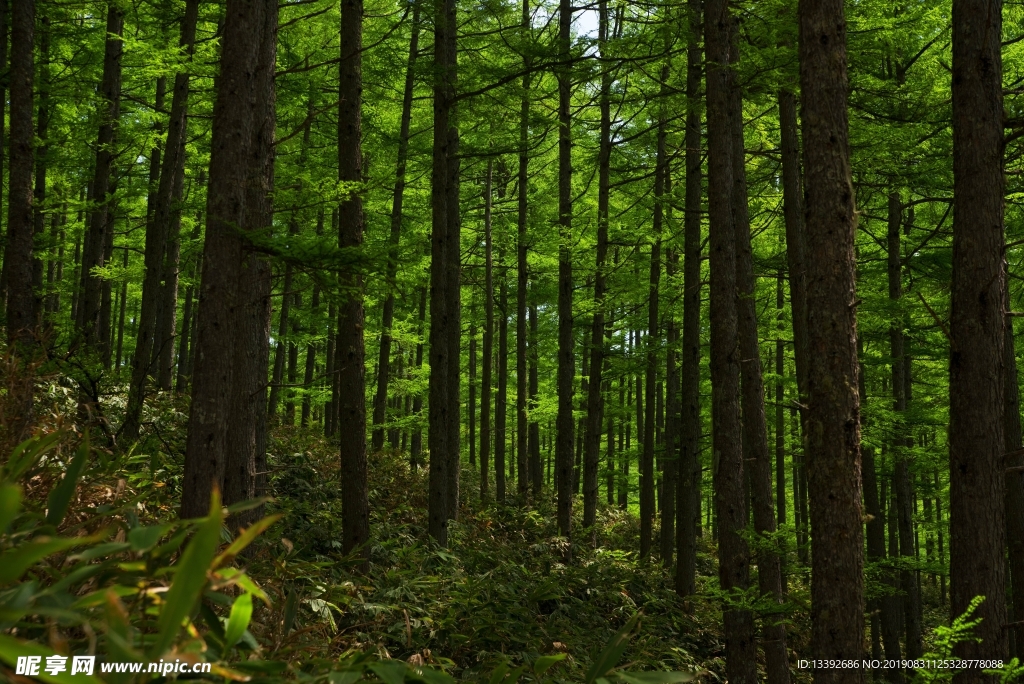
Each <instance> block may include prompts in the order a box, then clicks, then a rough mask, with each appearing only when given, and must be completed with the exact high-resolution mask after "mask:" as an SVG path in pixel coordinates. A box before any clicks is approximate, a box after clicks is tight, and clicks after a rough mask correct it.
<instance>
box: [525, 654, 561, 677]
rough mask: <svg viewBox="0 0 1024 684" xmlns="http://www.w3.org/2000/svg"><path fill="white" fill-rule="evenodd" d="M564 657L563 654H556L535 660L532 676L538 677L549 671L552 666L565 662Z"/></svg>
mask: <svg viewBox="0 0 1024 684" xmlns="http://www.w3.org/2000/svg"><path fill="white" fill-rule="evenodd" d="M565 656H566V654H565V653H556V654H555V655H549V656H541V657H540V658H537V659H536V660H535V661H533V674H535V675H537V677H540V676H541V675H543V674H544V673H545V672H547V671H548V670H549V669H551V666H552V665H554V664H555V663H559V662H561V661H563V660H565Z"/></svg>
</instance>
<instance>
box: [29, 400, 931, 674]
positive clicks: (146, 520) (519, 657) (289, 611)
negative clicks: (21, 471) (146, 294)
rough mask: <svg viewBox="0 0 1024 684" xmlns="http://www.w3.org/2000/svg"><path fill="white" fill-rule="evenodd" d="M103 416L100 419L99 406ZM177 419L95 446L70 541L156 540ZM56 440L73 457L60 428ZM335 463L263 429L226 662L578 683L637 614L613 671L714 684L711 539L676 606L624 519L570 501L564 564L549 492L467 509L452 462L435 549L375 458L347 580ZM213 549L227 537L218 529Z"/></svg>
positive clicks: (400, 476) (326, 449)
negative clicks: (413, 669)
mask: <svg viewBox="0 0 1024 684" xmlns="http://www.w3.org/2000/svg"><path fill="white" fill-rule="evenodd" d="M49 388H50V390H49V394H48V397H45V398H44V397H38V398H39V399H40V401H39V407H40V409H42V408H43V407H44V406H47V407H48V408H46V410H40V411H39V412H38V413H37V418H38V419H39V420H40V422H41V425H40V430H41V431H42V432H51V431H54V430H60V429H61V428H62V427H63V429H65V430H67V428H68V427H70V426H69V425H68V424H69V422H70V421H69V420H68V419H67V418H66V417H67V416H70V415H74V413H73V412H71V411H69V410H68V409H69V408H71V407H73V406H74V397H72V396H70V395H69V394H68V393H67V391H66V390H64V389H62V388H61V386H60V385H58V384H51V385H49ZM111 406H112V408H113V410H114V411H116V410H117V404H116V402H112V403H111ZM186 411H187V405H186V404H185V402H184V400H183V399H181V398H172V397H170V396H169V395H166V394H164V395H161V396H158V397H156V398H154V400H153V402H152V403H151V404H150V405H149V407H148V411H147V413H148V416H147V423H146V433H145V436H144V438H143V439H142V441H141V442H139V443H138V444H136V445H133V446H131V447H124V446H122V448H118V449H110V448H104V447H102V446H98V445H96V444H95V443H94V445H93V449H94V454H95V455H94V457H93V458H91V459H90V465H89V467H88V468H87V470H86V471H85V473H84V476H83V478H82V480H81V482H80V484H79V488H78V495H77V496H76V497H75V502H74V503H73V504H72V508H71V511H69V515H68V519H69V521H70V525H71V528H72V529H73V528H74V525H75V521H76V520H77V521H84V520H85V519H87V518H88V517H89V516H91V515H96V514H97V513H99V514H101V515H106V516H115V517H116V521H117V522H116V523H115V525H116V526H119V527H120V528H121V530H120V531H119V532H117V536H116V537H115V538H114V542H122V543H123V542H124V541H125V537H126V535H125V530H128V531H129V532H131V531H132V530H134V529H135V528H137V527H147V526H149V529H156V528H157V527H159V526H161V525H164V524H165V523H167V522H168V521H173V520H174V519H175V518H176V517H177V511H178V509H179V506H180V497H181V483H182V479H183V477H182V476H183V459H182V456H181V455H182V454H183V453H184V447H185V436H186V430H185V425H186V422H187V414H186ZM66 434H67V436H68V447H67V448H68V450H70V451H73V446H72V444H73V443H74V442H75V441H76V440H75V438H74V433H73V432H71V431H67V432H66ZM337 451H338V447H337V443H336V442H331V441H329V440H326V439H324V438H323V437H322V435H321V434H320V431H319V430H318V429H303V428H298V427H291V426H277V427H275V428H273V429H272V432H271V435H270V447H269V456H268V460H269V478H270V487H271V494H272V496H273V499H272V500H271V501H270V502H268V503H267V504H266V507H265V513H267V514H275V513H277V514H281V518H280V520H278V521H277V522H275V523H274V524H273V525H272V526H270V527H269V529H267V530H266V531H265V532H264V533H263V534H262V536H261V537H259V538H258V539H257V541H256V543H255V544H253V545H252V546H250V547H249V549H248V550H247V553H246V554H245V555H244V556H243V557H240V558H239V559H238V565H239V566H241V567H243V568H244V570H245V572H246V573H247V574H248V576H250V577H251V578H253V579H254V580H255V581H256V582H257V583H258V584H259V586H260V587H262V589H263V590H264V591H265V592H266V594H267V595H268V597H269V599H270V601H269V605H264V604H263V603H260V602H255V603H254V612H253V613H252V619H251V622H250V623H249V625H248V626H249V630H248V632H247V633H246V636H245V639H243V640H242V642H241V643H240V644H239V648H241V649H242V651H241V652H240V653H239V654H238V656H237V657H239V658H242V659H248V660H250V661H251V660H265V661H275V662H279V663H281V662H287V663H288V664H289V668H290V669H293V670H301V669H303V668H305V667H307V666H311V667H316V664H317V663H320V664H323V663H328V662H331V661H333V662H337V661H338V660H339V659H342V658H344V657H346V656H351V655H352V654H354V653H359V652H361V653H372V654H375V655H376V656H377V657H379V658H385V659H397V660H403V661H407V662H413V663H417V664H432V665H436V666H439V667H442V668H444V669H445V670H447V671H448V672H449V673H450V674H451V675H453V676H454V677H455V678H456V679H461V680H468V681H486V680H488V679H489V677H488V674H489V673H492V672H494V671H495V668H496V667H500V665H501V663H503V662H505V663H508V664H509V665H511V666H512V667H515V666H517V665H520V664H523V665H528V664H529V663H531V662H536V660H537V658H539V657H541V656H550V655H555V654H564V655H565V659H564V661H563V663H562V664H561V665H559V666H558V670H559V674H558V677H559V679H563V678H564V680H567V681H582V680H583V679H584V676H585V674H586V672H587V668H588V667H589V666H590V664H591V662H592V660H593V659H594V658H595V656H596V655H597V654H599V653H601V652H602V649H603V648H604V647H605V646H606V644H608V643H609V639H610V638H611V637H612V635H613V634H615V633H616V631H617V630H619V629H620V628H622V627H623V626H624V625H625V624H627V623H628V622H629V621H630V619H631V618H632V617H633V616H634V615H637V614H639V615H640V622H639V626H638V628H637V629H636V631H635V635H634V636H633V638H632V639H631V640H630V642H629V644H628V647H627V649H626V651H625V653H624V655H623V657H622V661H621V662H622V663H623V665H622V667H623V668H628V669H630V670H632V671H643V670H663V671H664V670H669V671H689V672H701V673H703V675H702V676H701V677H700V681H708V682H711V681H724V679H725V674H724V644H723V641H722V636H721V605H722V600H723V599H725V598H726V597H724V596H721V595H720V593H719V592H718V590H717V584H718V583H717V580H716V575H717V563H716V558H715V549H714V546H713V544H711V543H710V542H709V540H708V537H709V536H710V535H708V534H707V532H710V530H708V531H706V533H705V536H704V537H703V538H701V539H700V540H699V554H698V568H697V570H698V577H697V581H698V592H697V595H696V596H694V597H691V598H690V599H689V600H688V601H685V602H684V601H683V600H682V599H680V598H679V597H678V596H677V595H676V593H675V592H674V590H673V586H674V583H673V577H672V574H671V572H670V571H669V569H667V568H665V567H664V565H663V564H662V562H661V561H660V560H659V559H651V560H649V561H639V560H638V558H637V553H636V549H637V545H638V539H639V521H638V519H637V517H636V515H635V513H634V512H633V511H630V510H621V509H619V508H618V507H617V506H606V505H604V504H603V503H602V504H600V506H599V511H598V523H597V525H596V528H595V532H596V539H597V542H598V544H597V546H596V548H595V547H593V546H592V545H591V544H589V543H586V542H585V541H582V540H584V539H585V537H584V535H583V531H582V529H581V521H580V519H579V514H580V512H581V511H580V510H579V509H580V508H581V506H577V507H576V510H575V511H574V514H575V519H574V526H575V527H574V534H575V538H576V540H577V541H576V542H575V543H574V545H573V554H572V556H573V557H572V561H571V562H570V563H566V562H564V558H565V551H566V541H565V540H564V539H563V538H560V537H559V536H558V534H557V530H556V526H555V522H554V521H555V507H554V501H553V499H552V498H551V496H550V491H549V488H545V490H544V495H543V496H542V497H541V499H540V500H539V501H531V502H529V504H528V505H527V506H522V505H519V504H518V503H517V502H515V501H514V497H511V498H510V500H509V502H508V503H506V504H497V503H495V502H493V501H487V502H482V501H481V498H480V495H479V491H480V481H479V474H478V471H477V470H476V469H475V468H473V467H471V466H470V465H469V464H468V463H466V462H464V463H463V469H462V474H461V475H462V481H461V492H462V497H461V499H462V505H461V507H460V511H459V519H458V521H457V522H453V523H452V524H451V526H450V532H449V545H448V547H447V548H442V547H440V546H438V545H437V544H436V543H434V542H433V541H432V540H431V539H430V538H429V536H428V534H427V524H426V523H427V510H426V508H427V499H426V492H427V471H426V469H424V468H419V469H413V468H412V467H410V464H409V459H408V454H406V453H402V452H400V451H397V450H386V451H383V452H381V453H377V454H371V455H370V468H369V473H370V508H371V530H372V542H371V546H370V570H369V572H368V574H360V573H357V572H356V571H355V569H354V565H353V563H352V562H351V560H350V559H348V558H346V557H345V556H344V555H343V554H342V552H341V543H340V537H341V497H340V486H339V482H340V477H341V475H340V474H339V472H338V453H337ZM65 453H68V451H65ZM59 462H60V459H59V458H58V459H54V460H53V461H52V462H51V465H50V466H49V468H48V470H49V471H52V472H49V474H48V475H47V474H46V472H44V473H43V474H42V475H39V476H35V477H34V478H33V479H32V480H31V481H30V482H29V483H28V486H27V487H26V492H25V494H26V498H27V499H28V500H30V501H31V500H33V499H34V500H35V505H36V507H37V508H39V510H42V508H43V507H44V506H45V505H46V499H47V492H49V491H50V490H51V489H52V488H53V486H54V483H55V482H56V481H57V478H58V477H59V474H60V472H61V468H62V467H63V466H60V465H59ZM492 491H493V483H492ZM126 504H127V508H126V507H125V506H126ZM119 507H120V508H119ZM30 508H31V506H30ZM119 511H120V512H119ZM125 511H127V512H125ZM106 524H108V523H104V525H106ZM64 527H65V528H67V527H68V525H65V526H64ZM235 532H237V530H231V531H230V533H231V534H232V535H233V534H234V533H235ZM657 533H658V530H657V528H656V529H655V534H656V535H657ZM128 536H129V537H131V535H130V534H129V535H128ZM222 538H223V540H224V541H227V540H228V539H229V535H228V534H227V531H226V530H225V533H223V534H222ZM129 541H132V539H129ZM655 542H656V543H655V548H657V546H658V544H657V539H656V540H655ZM124 545H125V546H127V544H124ZM133 548H134V547H133ZM787 558H788V560H787V580H788V597H787V598H788V601H787V604H786V605H785V606H784V607H783V610H784V613H783V615H782V619H783V620H785V621H786V623H787V632H788V637H787V638H788V640H789V643H788V647H789V650H790V654H791V660H795V659H797V658H801V657H806V656H804V655H803V654H806V653H808V644H807V639H808V635H809V632H810V630H809V624H808V623H807V615H808V613H809V591H808V586H809V584H808V580H809V571H808V569H807V568H806V567H804V566H802V565H801V564H799V563H797V562H796V554H795V553H790V554H788V557H787ZM154 562H155V561H154ZM151 564H152V563H151ZM160 564H162V562H161V563H160ZM156 567H158V565H153V568H156ZM56 569H57V568H53V570H54V571H55V570H56ZM55 579H56V576H55ZM751 580H752V582H751V586H752V589H751V593H750V595H749V596H748V600H750V601H751V602H753V604H754V606H755V609H757V610H759V611H760V612H761V613H762V618H763V619H771V615H770V614H771V613H776V614H777V613H778V609H779V607H778V606H771V607H768V606H766V605H762V603H763V602H761V601H759V600H758V598H757V591H756V586H757V584H756V580H755V578H753V577H752V578H751ZM868 588H869V593H871V589H872V588H871V586H869V587H868ZM923 589H924V592H925V594H926V598H929V599H931V600H927V601H926V605H927V606H929V607H928V608H927V609H926V611H925V625H926V627H930V626H933V625H935V624H940V623H941V621H942V619H943V618H942V615H941V613H942V612H943V611H942V610H941V609H940V608H938V605H939V603H940V602H939V601H938V600H935V599H938V596H931V594H933V593H934V594H937V593H938V588H937V587H932V586H931V584H930V583H929V582H928V581H927V580H925V582H924V583H923ZM212 609H216V610H217V612H220V610H221V609H219V608H217V607H216V606H213V607H212V608H211V610H212ZM211 615H213V614H212V613H211ZM222 619H223V618H222ZM214 622H216V617H214ZM929 632H930V630H929ZM929 637H931V634H930V633H929V634H927V636H926V640H930V638H929ZM794 665H795V663H794ZM793 675H794V681H797V682H800V681H805V680H806V681H810V672H809V671H799V670H796V669H795V668H794V671H793ZM275 681H277V680H275Z"/></svg>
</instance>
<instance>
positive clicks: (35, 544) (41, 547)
mask: <svg viewBox="0 0 1024 684" xmlns="http://www.w3.org/2000/svg"><path fill="white" fill-rule="evenodd" d="M90 540H92V541H95V537H92V538H90V537H78V538H74V539H63V538H60V537H39V538H38V539H35V540H33V541H31V542H28V543H27V544H22V545H21V546H18V547H15V548H14V549H11V550H10V551H5V552H3V553H0V586H3V585H5V584H11V583H12V582H15V581H17V580H18V579H20V578H21V576H22V575H23V574H25V572H26V571H27V570H28V569H29V568H30V567H32V566H33V565H35V564H36V563H38V562H39V561H40V560H42V559H43V558H46V557H47V556H49V555H50V554H53V553H57V552H58V551H63V550H65V549H70V548H71V547H73V546H79V545H81V544H88V543H89V541H90Z"/></svg>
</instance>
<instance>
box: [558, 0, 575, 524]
mask: <svg viewBox="0 0 1024 684" xmlns="http://www.w3.org/2000/svg"><path fill="white" fill-rule="evenodd" d="M571 30H572V3H571V2H570V1H569V0H559V4H558V54H559V59H560V60H561V61H562V66H560V67H559V69H558V74H557V76H558V237H559V241H558V372H557V386H556V391H557V394H558V415H557V423H558V425H557V434H556V445H555V461H556V464H555V469H556V477H555V479H556V481H557V483H558V532H559V534H561V535H562V536H563V537H566V538H570V537H571V529H570V525H571V523H572V471H573V427H574V425H573V423H574V422H575V420H574V418H573V415H572V410H573V401H572V400H573V377H574V375H575V370H574V369H575V355H574V351H575V350H574V348H573V334H572V252H571V248H570V244H571V241H572V138H571V129H570V126H571V123H572V122H571V118H570V117H571V113H570V106H571V102H570V94H571V91H570V88H571V83H570V66H569V63H568V61H569V47H570V40H571Z"/></svg>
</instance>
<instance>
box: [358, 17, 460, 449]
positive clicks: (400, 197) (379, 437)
mask: <svg viewBox="0 0 1024 684" xmlns="http://www.w3.org/2000/svg"><path fill="white" fill-rule="evenodd" d="M419 41H420V3H419V2H413V3H412V35H411V36H410V38H409V59H408V61H407V62H406V65H407V66H406V68H405V86H404V88H403V90H402V118H401V123H400V124H399V127H398V160H397V162H396V163H395V189H394V192H393V194H392V200H391V234H390V235H389V237H388V265H387V273H386V275H385V279H386V283H387V296H386V297H385V299H384V311H383V313H382V315H381V328H380V330H381V333H380V350H379V353H378V356H377V391H376V394H374V397H373V442H372V448H373V450H374V451H380V450H381V449H382V448H383V447H384V427H383V426H384V423H385V422H386V419H387V400H388V380H389V375H390V361H391V326H392V324H393V322H394V316H395V278H396V276H397V274H398V248H399V244H400V243H401V237H402V206H403V203H404V201H405V169H406V165H407V163H408V159H409V127H410V124H411V122H412V97H413V90H414V88H415V85H416V79H415V73H416V72H415V68H416V57H417V55H418V53H419ZM470 439H471V440H472V438H470Z"/></svg>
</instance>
